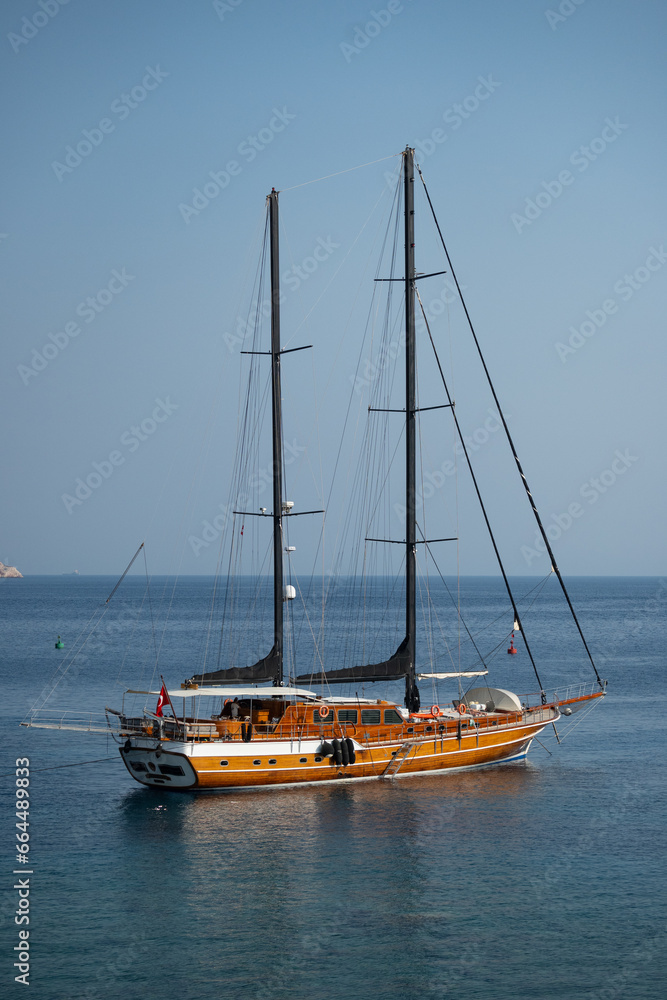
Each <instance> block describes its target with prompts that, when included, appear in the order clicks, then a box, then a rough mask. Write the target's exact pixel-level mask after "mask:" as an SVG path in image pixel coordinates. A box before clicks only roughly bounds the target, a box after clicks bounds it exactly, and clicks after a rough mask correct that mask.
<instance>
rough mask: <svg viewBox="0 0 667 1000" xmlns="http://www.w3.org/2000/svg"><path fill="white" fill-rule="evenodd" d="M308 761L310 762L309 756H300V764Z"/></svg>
mask: <svg viewBox="0 0 667 1000" xmlns="http://www.w3.org/2000/svg"><path fill="white" fill-rule="evenodd" d="M320 759H321V758H320ZM315 760H317V757H316V758H315ZM307 763H308V758H307V757H299V764H307Z"/></svg>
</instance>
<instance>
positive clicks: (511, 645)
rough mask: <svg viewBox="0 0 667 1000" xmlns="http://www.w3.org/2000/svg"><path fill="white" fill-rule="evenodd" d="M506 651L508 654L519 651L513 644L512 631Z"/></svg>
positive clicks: (513, 654) (511, 654)
mask: <svg viewBox="0 0 667 1000" xmlns="http://www.w3.org/2000/svg"><path fill="white" fill-rule="evenodd" d="M507 652H508V653H509V654H510V656H515V655H516V653H518V652H519V650H518V649H517V648H516V646H515V645H514V632H512V636H511V638H510V644H509V649H508V650H507Z"/></svg>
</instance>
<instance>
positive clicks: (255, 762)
mask: <svg viewBox="0 0 667 1000" xmlns="http://www.w3.org/2000/svg"><path fill="white" fill-rule="evenodd" d="M261 763H262V762H261V760H253V764H254V765H255V767H259V765H260V764H261Z"/></svg>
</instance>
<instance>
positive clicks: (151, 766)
mask: <svg viewBox="0 0 667 1000" xmlns="http://www.w3.org/2000/svg"><path fill="white" fill-rule="evenodd" d="M148 766H149V767H150V769H151V771H154V770H155V764H154V763H153V761H152V760H149V761H148Z"/></svg>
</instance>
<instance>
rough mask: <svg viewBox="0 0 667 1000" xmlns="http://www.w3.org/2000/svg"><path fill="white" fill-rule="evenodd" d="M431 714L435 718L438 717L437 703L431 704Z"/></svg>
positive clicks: (438, 707) (438, 708)
mask: <svg viewBox="0 0 667 1000" xmlns="http://www.w3.org/2000/svg"><path fill="white" fill-rule="evenodd" d="M431 715H432V716H433V717H434V718H436V719H437V718H438V716H439V715H440V706H439V705H431Z"/></svg>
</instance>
